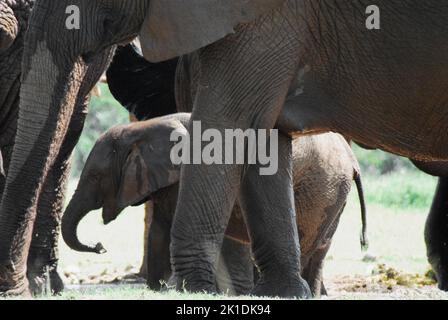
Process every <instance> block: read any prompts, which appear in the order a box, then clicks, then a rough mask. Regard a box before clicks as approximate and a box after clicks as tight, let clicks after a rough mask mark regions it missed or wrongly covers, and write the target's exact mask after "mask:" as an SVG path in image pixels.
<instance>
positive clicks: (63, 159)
mask: <svg viewBox="0 0 448 320" xmlns="http://www.w3.org/2000/svg"><path fill="white" fill-rule="evenodd" d="M86 114H87V105H83V106H82V107H80V108H78V109H77V110H76V112H75V113H74V114H73V115H72V118H71V121H70V125H69V128H68V132H67V134H66V136H65V139H64V142H63V144H62V147H61V149H60V152H59V154H58V156H57V158H56V161H55V163H54V165H53V167H52V168H51V170H50V171H49V172H48V175H47V178H46V179H45V182H44V185H43V189H42V192H41V194H40V196H39V201H38V207H37V218H36V221H35V224H34V229H33V238H32V241H31V246H30V251H29V255H28V263H27V277H28V281H29V286H30V290H31V293H32V294H34V295H39V294H58V293H60V292H61V291H62V290H63V289H64V284H63V282H62V279H61V277H60V276H59V274H58V271H57V267H58V259H59V254H58V240H59V234H60V222H61V215H62V210H63V207H64V201H65V192H66V186H67V182H68V178H69V175H70V156H71V154H72V151H73V149H74V148H75V146H76V144H77V142H78V140H79V137H80V135H81V132H82V129H83V127H84V121H85V117H86Z"/></svg>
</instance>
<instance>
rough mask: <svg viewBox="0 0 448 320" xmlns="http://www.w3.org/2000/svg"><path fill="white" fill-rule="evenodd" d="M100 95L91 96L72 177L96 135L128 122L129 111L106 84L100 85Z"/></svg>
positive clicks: (78, 173) (74, 160) (77, 170)
mask: <svg viewBox="0 0 448 320" xmlns="http://www.w3.org/2000/svg"><path fill="white" fill-rule="evenodd" d="M100 90H101V93H102V94H101V97H93V98H92V100H91V102H90V106H89V114H88V115H87V119H86V123H85V125H84V130H83V133H82V135H81V138H80V140H79V142H78V145H77V146H76V148H75V151H74V154H73V161H72V177H73V178H77V177H79V175H80V174H81V172H82V169H83V167H84V163H85V161H86V160H87V157H88V156H89V153H90V151H91V150H92V148H93V146H94V145H95V142H96V140H97V139H98V137H99V136H100V135H101V134H102V133H104V132H105V131H107V130H108V129H109V128H111V127H113V126H115V125H119V124H124V123H128V122H129V113H128V112H127V111H126V109H124V108H123V107H122V106H121V105H120V104H119V103H118V102H117V101H116V100H115V99H114V98H113V96H112V95H111V93H110V91H109V88H108V86H107V85H104V84H102V85H100Z"/></svg>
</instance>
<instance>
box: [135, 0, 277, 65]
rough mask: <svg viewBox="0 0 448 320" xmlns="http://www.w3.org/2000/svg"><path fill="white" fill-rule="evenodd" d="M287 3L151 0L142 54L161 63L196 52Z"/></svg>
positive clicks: (271, 1) (262, 0)
mask: <svg viewBox="0 0 448 320" xmlns="http://www.w3.org/2000/svg"><path fill="white" fill-rule="evenodd" d="M284 1H285V0H151V1H150V4H149V9H148V13H147V15H146V19H145V22H144V23H143V27H142V30H141V33H140V42H141V45H142V51H143V55H144V56H145V58H146V59H147V60H149V61H151V62H160V61H164V60H168V59H171V58H174V57H178V56H181V55H183V54H187V53H190V52H193V51H195V50H197V49H199V48H202V47H205V46H207V45H209V44H211V43H213V42H216V41H218V40H220V39H222V38H224V37H225V36H226V35H228V34H231V33H233V32H234V27H235V26H236V25H238V24H240V23H247V22H250V21H253V20H255V19H256V18H257V17H259V16H261V15H263V14H265V13H268V12H269V11H271V10H273V9H275V8H277V7H279V6H280V5H281V4H282V3H283V2H284Z"/></svg>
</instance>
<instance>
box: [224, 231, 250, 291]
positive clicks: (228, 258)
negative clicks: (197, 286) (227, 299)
mask: <svg viewBox="0 0 448 320" xmlns="http://www.w3.org/2000/svg"><path fill="white" fill-rule="evenodd" d="M216 283H217V287H218V289H219V291H220V292H224V293H228V294H231V295H245V294H248V293H249V292H250V291H251V290H252V288H253V286H254V264H253V262H252V260H251V253H250V246H249V245H248V244H245V243H242V242H239V241H236V240H233V239H231V238H228V237H224V241H223V243H222V248H221V254H220V256H219V263H218V268H217V270H216Z"/></svg>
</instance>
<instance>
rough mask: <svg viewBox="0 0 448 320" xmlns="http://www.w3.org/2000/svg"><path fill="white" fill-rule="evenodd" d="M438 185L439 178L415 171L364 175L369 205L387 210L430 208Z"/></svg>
mask: <svg viewBox="0 0 448 320" xmlns="http://www.w3.org/2000/svg"><path fill="white" fill-rule="evenodd" d="M436 184H437V178H434V177H432V176H429V175H427V174H425V173H423V172H419V171H413V170H412V171H411V170H404V171H399V172H392V173H390V174H386V175H380V176H374V175H369V174H367V175H363V185H364V192H365V196H366V201H367V203H369V204H379V205H382V206H384V207H386V208H401V209H409V208H429V207H430V206H431V203H432V198H433V195H434V191H435V188H436Z"/></svg>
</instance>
